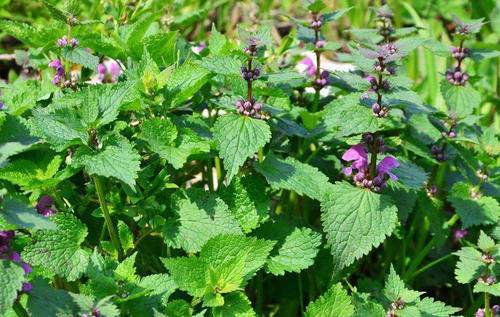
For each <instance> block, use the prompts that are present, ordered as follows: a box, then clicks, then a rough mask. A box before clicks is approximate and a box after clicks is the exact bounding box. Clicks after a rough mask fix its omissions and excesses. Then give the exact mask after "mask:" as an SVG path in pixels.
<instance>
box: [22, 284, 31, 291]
mask: <svg viewBox="0 0 500 317" xmlns="http://www.w3.org/2000/svg"><path fill="white" fill-rule="evenodd" d="M31 290H33V285H31V283H28V282H24V283H23V287H22V291H23V292H25V293H29V292H31Z"/></svg>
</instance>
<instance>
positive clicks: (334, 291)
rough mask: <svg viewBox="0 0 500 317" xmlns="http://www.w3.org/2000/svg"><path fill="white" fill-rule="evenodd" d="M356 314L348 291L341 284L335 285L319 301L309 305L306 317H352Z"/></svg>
mask: <svg viewBox="0 0 500 317" xmlns="http://www.w3.org/2000/svg"><path fill="white" fill-rule="evenodd" d="M353 314H354V306H353V305H352V301H351V298H350V297H349V296H348V295H347V291H346V290H344V289H343V288H342V285H341V284H335V285H333V286H332V287H330V289H329V290H328V291H326V293H324V294H323V295H321V296H320V297H319V298H318V299H317V300H315V301H314V302H312V303H310V304H309V305H307V309H306V313H305V316H306V317H317V316H318V317H319V316H321V317H338V316H342V317H350V316H352V315H353Z"/></svg>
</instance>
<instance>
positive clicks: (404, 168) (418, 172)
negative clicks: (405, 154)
mask: <svg viewBox="0 0 500 317" xmlns="http://www.w3.org/2000/svg"><path fill="white" fill-rule="evenodd" d="M398 162H399V166H398V167H396V168H395V169H393V173H394V175H396V176H397V177H398V182H400V183H402V184H403V185H404V186H405V187H407V188H409V189H414V190H418V189H420V188H422V187H423V186H424V184H425V183H426V182H427V173H426V172H425V171H424V170H423V169H422V168H421V167H420V166H418V165H416V164H413V163H412V162H410V161H408V160H406V159H402V158H398Z"/></svg>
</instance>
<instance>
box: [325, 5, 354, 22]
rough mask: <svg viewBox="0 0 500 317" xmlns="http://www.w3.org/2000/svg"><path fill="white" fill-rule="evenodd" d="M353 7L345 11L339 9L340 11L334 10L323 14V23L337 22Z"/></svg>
mask: <svg viewBox="0 0 500 317" xmlns="http://www.w3.org/2000/svg"><path fill="white" fill-rule="evenodd" d="M352 8H353V7H350V8H345V9H340V10H335V11H333V12H328V13H325V14H323V21H324V22H331V21H337V20H338V19H340V18H341V17H343V16H344V15H345V14H346V13H347V12H349V11H351V9H352Z"/></svg>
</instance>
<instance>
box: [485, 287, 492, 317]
mask: <svg viewBox="0 0 500 317" xmlns="http://www.w3.org/2000/svg"><path fill="white" fill-rule="evenodd" d="M484 315H485V317H492V316H491V315H492V314H491V311H490V294H488V293H486V292H485V293H484Z"/></svg>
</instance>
